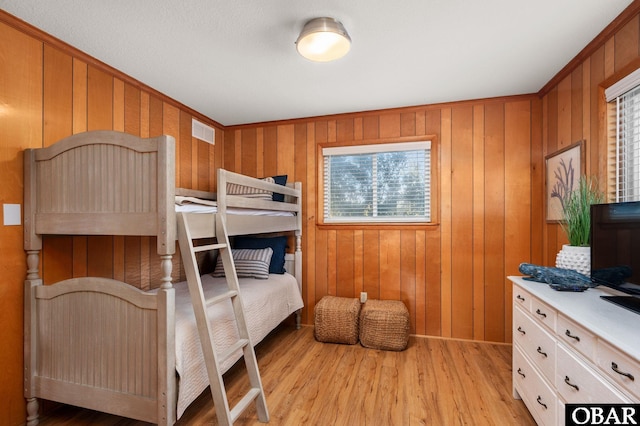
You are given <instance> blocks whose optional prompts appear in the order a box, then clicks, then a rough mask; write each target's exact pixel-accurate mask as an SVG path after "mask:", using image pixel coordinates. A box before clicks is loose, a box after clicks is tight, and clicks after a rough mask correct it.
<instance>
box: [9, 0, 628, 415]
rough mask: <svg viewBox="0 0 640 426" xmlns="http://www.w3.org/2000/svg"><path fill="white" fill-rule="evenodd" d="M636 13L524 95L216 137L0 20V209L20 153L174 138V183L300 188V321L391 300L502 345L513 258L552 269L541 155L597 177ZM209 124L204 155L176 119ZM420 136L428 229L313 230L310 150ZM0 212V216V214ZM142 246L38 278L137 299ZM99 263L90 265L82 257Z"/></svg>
mask: <svg viewBox="0 0 640 426" xmlns="http://www.w3.org/2000/svg"><path fill="white" fill-rule="evenodd" d="M639 10H640V2H639V1H634V3H632V5H631V6H630V7H629V8H628V9H627V11H625V12H624V13H623V15H621V17H620V18H618V19H616V21H614V22H613V23H612V25H611V26H610V28H608V29H607V31H605V32H604V33H603V35H601V36H599V37H598V38H597V39H596V40H594V43H592V44H591V45H590V46H588V47H587V48H586V49H585V52H586V53H583V54H581V55H580V56H579V57H578V58H577V59H576V60H574V61H572V62H571V63H570V64H568V65H567V68H566V69H565V70H563V71H562V72H561V73H560V74H559V76H558V77H557V78H554V79H553V80H552V81H551V82H550V83H549V84H548V85H547V86H545V88H543V90H542V91H541V93H540V96H541V97H537V96H520V97H513V98H500V99H488V100H480V101H469V102H460V103H454V104H443V105H431V106H423V107H415V108H406V109H395V110H385V111H370V112H363V113H359V114H348V115H340V116H333V117H322V118H312V119H307V120H295V121H288V122H279V123H267V124H256V125H252V126H242V127H234V128H226V129H225V128H223V127H222V126H220V125H219V124H218V123H216V122H215V121H212V120H210V119H208V118H207V117H203V116H201V115H200V114H199V113H198V112H196V111H192V110H190V109H189V108H188V107H186V106H184V105H181V104H179V103H178V102H176V101H174V100H172V99H169V98H167V97H166V96H164V95H163V94H161V93H158V92H156V91H154V90H153V89H151V88H149V87H147V86H145V85H144V84H143V83H141V82H138V81H136V80H134V79H132V78H130V77H127V76H126V75H123V74H122V73H120V72H118V71H117V70H114V69H112V68H110V67H108V66H106V65H105V64H102V63H100V62H99V61H96V60H95V59H93V58H90V57H88V56H86V55H84V54H82V53H81V52H79V51H77V50H75V49H74V48H72V47H70V46H67V45H64V44H63V43H61V42H59V41H57V40H55V39H53V38H52V37H50V36H48V35H46V34H44V33H42V32H40V31H39V30H37V29H35V28H32V27H30V26H29V25H27V24H24V23H23V22H20V21H18V20H16V19H15V18H13V17H11V16H10V15H7V14H6V13H4V12H3V11H1V10H0V76H1V78H0V176H1V181H2V182H3V185H0V203H11V204H22V203H23V200H22V185H23V177H22V176H23V171H22V150H23V149H25V148H32V147H42V146H47V145H49V144H51V143H53V142H54V141H56V140H57V139H59V138H61V137H64V136H67V135H70V134H73V133H77V132H81V131H85V130H94V129H116V130H124V131H126V132H129V133H132V134H138V135H142V136H147V135H148V136H155V135H159V134H162V133H167V134H170V135H172V136H174V137H175V138H176V140H177V144H178V145H177V146H178V149H177V153H176V154H177V158H178V164H177V171H178V174H177V177H176V180H177V184H178V185H179V186H182V187H192V188H197V189H204V190H206V189H213V188H214V187H215V178H214V173H215V169H216V168H217V167H220V166H224V167H226V168H228V169H231V170H236V171H240V172H242V173H247V174H250V175H255V176H267V175H272V174H276V173H277V174H281V173H286V174H288V175H289V176H290V178H291V179H292V180H294V179H295V180H301V181H302V182H303V185H304V193H305V205H304V215H305V216H304V235H303V242H304V247H303V249H304V252H305V264H304V274H305V277H304V288H303V290H304V299H305V304H306V308H305V316H304V320H305V322H306V323H312V312H313V307H314V306H315V303H316V302H317V301H318V300H319V299H320V298H321V297H322V296H323V295H325V294H338V295H345V296H357V295H358V294H359V293H360V291H367V292H368V293H369V297H372V298H373V297H381V298H401V299H402V300H404V301H405V303H406V304H407V306H408V307H409V310H410V312H411V327H412V328H411V330H412V332H413V333H417V334H426V335H435V336H447V337H449V336H450V337H459V338H468V339H478V340H488V341H499V342H502V341H506V342H508V341H510V323H511V310H510V303H509V300H510V297H511V287H510V285H509V283H508V281H507V280H506V279H505V276H506V275H508V274H515V273H517V265H518V264H519V263H520V262H522V261H530V262H541V263H543V264H549V265H551V264H553V259H554V258H555V254H556V252H557V251H558V249H559V247H560V244H561V243H562V239H563V236H562V235H561V232H560V231H559V230H558V229H557V227H556V226H555V225H547V224H546V223H545V221H544V216H543V212H544V206H543V204H544V202H543V189H544V177H543V173H544V170H543V166H544V161H543V160H544V156H545V155H546V154H547V153H549V152H553V151H555V150H556V149H558V148H561V147H563V146H566V145H567V144H570V143H572V142H573V141H575V140H578V139H586V140H587V150H588V155H587V158H588V164H587V168H588V170H589V171H591V172H592V173H595V171H598V172H599V171H600V170H602V167H603V165H602V154H601V152H602V147H603V145H602V142H601V140H602V137H601V136H600V135H601V133H602V131H603V129H602V124H601V123H600V121H599V120H600V115H599V112H598V105H599V99H598V93H599V90H600V89H599V86H600V85H601V84H602V82H603V81H605V80H611V79H613V78H616V77H617V76H618V75H622V74H624V73H625V72H627V70H628V67H629V66H631V65H633V64H634V63H636V62H637V61H638V56H639V53H638V51H639V49H640V47H639V41H638V40H639V30H638V28H639V18H638V13H639ZM192 117H196V118H199V119H201V120H202V121H204V122H205V123H208V124H211V125H213V126H215V127H216V130H217V131H216V142H217V143H216V145H215V147H212V146H210V145H207V144H204V143H201V142H198V141H196V140H194V139H192V138H191V136H190V124H191V118H192ZM421 135H435V137H436V138H435V143H437V144H438V150H439V156H438V158H437V159H435V160H436V161H437V166H438V169H439V176H438V185H437V190H438V194H439V197H438V198H439V211H438V218H439V222H438V224H437V225H436V226H422V227H419V226H413V227H412V226H396V227H390V226H379V227H361V228H358V227H355V226H351V227H343V228H340V227H336V226H334V227H330V226H318V225H317V221H316V206H317V203H318V198H317V193H318V187H317V186H318V185H317V158H316V157H317V146H318V144H325V143H336V144H341V143H352V142H356V143H357V142H360V141H362V142H366V141H376V140H380V139H390V138H402V137H410V136H421ZM0 211H1V210H0ZM153 247H154V244H153V241H150V240H149V239H145V238H121V237H115V238H113V237H89V238H86V237H73V238H71V237H55V238H49V239H47V240H46V241H45V256H44V259H43V261H42V264H41V267H42V270H43V272H42V274H43V276H44V279H45V281H47V282H53V281H56V280H59V279H62V278H66V277H71V276H82V275H87V274H92V275H99V276H108V277H114V278H119V279H127V280H130V281H131V282H133V283H134V284H136V285H138V286H139V287H142V288H146V287H148V286H151V285H152V283H153V281H154V277H153V276H152V274H153V273H154V272H150V271H154V270H155V268H149V264H154V263H155V260H154V256H155V254H154V248H153ZM0 251H1V252H2V254H3V257H2V261H1V266H2V269H3V284H2V285H1V286H0V310H1V311H2V313H3V315H2V318H3V320H4V324H3V327H2V328H1V329H0V340H1V341H2V342H3V344H2V345H1V346H2V347H1V348H0V363H2V365H3V366H4V368H3V369H2V373H1V374H2V380H1V381H2V385H1V386H0V401H1V402H0V412H1V413H3V416H2V421H1V422H2V423H3V424H8V425H19V424H23V422H24V413H25V409H24V400H23V397H22V330H23V320H22V303H23V280H24V277H25V271H26V264H25V254H24V251H23V250H22V227H21V226H0ZM96 253H98V254H99V255H98V256H96V255H95V254H96Z"/></svg>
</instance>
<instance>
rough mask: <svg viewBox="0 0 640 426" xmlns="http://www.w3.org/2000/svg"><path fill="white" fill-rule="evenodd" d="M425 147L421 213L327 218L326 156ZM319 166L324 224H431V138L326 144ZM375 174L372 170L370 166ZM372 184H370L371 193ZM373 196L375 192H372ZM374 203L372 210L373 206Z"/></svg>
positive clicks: (420, 148)
mask: <svg viewBox="0 0 640 426" xmlns="http://www.w3.org/2000/svg"><path fill="white" fill-rule="evenodd" d="M417 150H425V157H426V158H425V165H424V166H425V185H426V190H425V212H426V215H425V216H424V217H423V216H403V217H397V216H376V215H374V216H355V217H344V216H340V217H328V215H327V213H328V211H329V206H328V202H329V201H328V200H329V197H330V193H329V192H330V189H329V188H330V182H328V181H327V175H326V171H327V169H326V167H327V162H326V161H325V160H326V158H327V157H328V156H338V155H359V154H377V153H387V152H400V151H417ZM321 156H322V167H321V173H322V174H323V179H322V182H323V187H322V188H321V190H322V194H323V204H322V205H323V209H322V211H320V212H319V213H320V214H321V215H322V219H323V220H322V223H324V224H353V223H364V224H403V223H424V224H426V223H432V221H433V211H432V194H433V179H432V170H433V164H432V163H433V147H432V142H431V140H420V141H415V142H393V143H376V144H363V145H347V146H327V147H323V148H322V151H321ZM374 173H375V169H374ZM375 188H376V186H375V185H374V193H375ZM374 198H375V194H374ZM376 206H377V205H375V204H374V207H373V208H374V211H375V209H376Z"/></svg>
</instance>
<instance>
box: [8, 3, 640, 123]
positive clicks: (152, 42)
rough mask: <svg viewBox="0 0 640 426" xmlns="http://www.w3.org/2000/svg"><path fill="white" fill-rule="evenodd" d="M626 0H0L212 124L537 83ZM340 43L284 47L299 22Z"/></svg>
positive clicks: (521, 90) (531, 87)
mask: <svg viewBox="0 0 640 426" xmlns="http://www.w3.org/2000/svg"><path fill="white" fill-rule="evenodd" d="M631 2H632V1H631V0H529V1H524V0H400V1H389V0H387V1H385V0H341V1H340V0H270V1H257V0H254V1H250V0H226V1H223V0H189V1H180V0H109V1H98V0H91V1H87V0H55V1H53V0H47V1H43V0H0V7H1V8H2V9H4V10H5V11H6V12H9V13H10V14H12V15H15V16H17V17H19V18H21V19H22V20H24V21H26V22H28V23H30V24H32V25H34V26H36V27H38V28H40V29H42V30H44V31H46V32H47V33H49V34H51V35H53V36H55V37H57V38H59V39H61V40H63V41H65V42H66V43H69V44H71V45H73V46H75V47H77V48H78V49H80V50H82V51H84V52H86V53H88V54H89V55H91V56H93V57H95V58H97V59H99V60H100V61H102V62H105V63H107V64H109V65H111V66H113V67H114V68H117V69H119V70H120V71H122V72H124V73H126V74H128V75H130V76H131V77H133V78H135V79H137V80H140V81H142V82H143V83H145V84H147V85H149V86H150V87H152V88H154V89H156V90H158V91H160V92H162V93H164V94H166V95H168V96H170V97H172V98H174V99H175V100H177V101H179V102H181V103H183V104H185V105H187V106H188V107H190V108H192V109H194V110H196V111H198V112H200V113H202V114H204V115H206V116H208V117H209V118H211V119H213V120H215V121H217V122H219V123H221V124H223V125H233V124H245V123H255V122H262V121H271V120H281V119H290V118H299V117H309V116H318V115H326V114H337V113H345V112H354V111H366V110H374V109H382V108H393V107H402V106H413V105H423V104H433V103H439V102H449V101H458V100H469V99H477V98H486V97H494V96H506V95H516V94H525V93H535V92H537V91H539V90H540V89H541V88H542V87H543V86H544V85H545V84H546V83H547V82H548V81H549V80H550V79H551V78H552V77H553V76H554V75H555V74H556V73H557V72H558V71H560V70H561V69H562V67H564V66H565V65H566V64H567V63H568V62H569V61H570V60H571V59H573V57H574V56H575V55H577V54H578V53H579V52H580V51H581V50H582V49H583V48H584V47H585V46H586V45H587V44H588V43H589V42H590V41H591V40H593V38H594V37H595V36H596V35H598V33H600V31H602V29H604V28H605V27H606V26H607V25H608V24H609V23H610V22H611V21H612V20H613V19H614V18H615V17H616V16H617V15H618V14H620V12H622V11H623V10H624V8H625V7H626V6H628V5H629V4H630V3H631ZM320 16H330V17H334V18H336V19H338V20H340V21H342V23H343V24H344V25H345V27H346V28H347V31H348V32H349V34H350V36H351V38H352V40H353V44H352V48H351V52H349V54H348V55H347V56H346V57H344V58H342V59H340V60H338V61H336V62H331V63H313V62H310V61H307V60H306V59H304V58H302V57H301V56H299V55H298V53H297V52H296V50H295V45H294V42H295V40H296V38H297V36H298V33H299V32H300V30H301V29H302V26H303V25H304V23H305V22H306V21H307V20H309V19H311V18H314V17H320Z"/></svg>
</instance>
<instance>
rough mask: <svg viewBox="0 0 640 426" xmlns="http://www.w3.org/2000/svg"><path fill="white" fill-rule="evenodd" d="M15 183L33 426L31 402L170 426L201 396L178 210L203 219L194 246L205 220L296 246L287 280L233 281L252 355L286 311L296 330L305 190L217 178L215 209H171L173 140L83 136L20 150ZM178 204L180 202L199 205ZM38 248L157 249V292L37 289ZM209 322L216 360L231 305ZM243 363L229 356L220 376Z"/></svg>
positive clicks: (32, 415) (104, 285)
mask: <svg viewBox="0 0 640 426" xmlns="http://www.w3.org/2000/svg"><path fill="white" fill-rule="evenodd" d="M24 172H25V188H24V193H25V201H24V203H25V207H24V248H25V251H26V253H27V277H26V280H25V299H24V304H25V309H24V319H25V333H24V392H25V398H26V400H27V424H28V425H35V424H37V423H38V411H39V404H38V399H45V400H52V401H56V402H61V403H66V404H70V405H76V406H80V407H86V408H90V409H94V410H98V411H102V412H108V413H112V414H116V415H120V416H124V417H129V418H133V419H138V420H142V421H147V422H151V423H157V424H161V425H165V424H173V423H174V422H175V421H176V420H177V418H179V417H180V415H181V414H182V413H183V412H184V410H185V409H186V407H187V406H188V405H189V404H190V403H191V402H192V401H193V400H195V398H197V397H198V396H199V395H200V394H201V393H202V391H204V390H205V389H206V386H207V385H208V379H207V375H206V369H205V367H204V365H203V362H202V359H203V358H202V352H201V350H200V346H199V341H198V337H197V336H198V334H197V330H196V326H195V321H194V318H193V310H192V307H191V305H190V300H189V292H188V290H187V286H186V283H182V282H181V283H175V284H174V283H172V269H173V260H172V258H173V254H174V253H175V248H176V238H177V232H178V231H177V226H176V210H180V208H183V209H184V208H185V205H186V206H187V207H186V209H187V210H188V211H189V212H192V211H193V210H200V211H201V212H202V213H203V214H201V215H198V217H202V219H201V221H199V222H201V228H199V226H195V227H194V229H192V233H193V234H194V235H196V236H197V235H199V234H201V235H202V236H203V237H205V236H207V237H208V236H210V230H211V228H212V226H211V220H212V219H213V218H215V217H220V216H222V217H223V218H224V220H225V222H226V225H227V232H228V235H229V236H232V237H233V236H240V235H247V234H267V233H268V234H272V233H284V232H292V233H293V234H294V236H295V237H294V239H295V250H294V253H293V254H290V253H287V254H286V261H285V262H286V264H285V268H286V270H287V271H291V272H293V276H291V274H288V273H284V274H269V279H268V283H267V282H264V280H259V279H255V278H240V288H241V293H242V295H243V302H244V306H245V311H246V312H247V318H248V320H247V322H248V323H249V331H250V335H251V341H252V343H253V344H254V345H255V344H257V343H258V342H259V341H261V340H262V339H263V338H264V337H265V336H266V335H267V334H268V333H269V332H270V331H271V330H272V329H273V328H274V327H275V326H277V325H278V324H279V323H280V322H282V321H283V320H284V319H286V318H288V317H289V316H290V315H291V314H292V313H294V312H295V313H296V314H297V325H298V326H299V322H300V316H299V314H300V309H301V308H302V298H301V265H302V261H301V258H302V253H301V229H302V228H301V205H302V204H301V186H300V183H294V184H288V185H287V186H282V185H278V184H276V183H272V182H270V181H268V180H262V179H256V178H252V177H248V176H243V175H239V174H236V173H232V172H228V171H225V170H222V169H219V170H218V174H217V187H218V188H217V194H216V198H217V200H216V201H215V203H212V202H211V201H204V202H202V203H200V202H197V200H196V202H188V203H185V202H184V201H185V198H176V196H175V194H176V188H175V141H174V139H173V138H172V137H170V136H160V137H156V138H147V139H143V138H139V137H135V136H132V135H128V134H124V133H120V132H112V131H92V132H86V133H81V134H77V135H73V136H70V137H68V138H65V139H62V140H61V141H58V142H57V143H56V144H54V145H52V146H50V147H47V148H41V149H28V150H25V152H24ZM232 188H234V189H233V190H232ZM237 188H241V189H243V190H241V191H236V189H237ZM247 188H248V189H249V191H248V193H247V191H244V189H247ZM178 192H179V193H180V194H181V195H182V196H186V198H187V199H188V201H194V200H193V196H194V195H195V196H198V195H203V193H200V192H197V191H188V190H185V191H180V190H178ZM255 193H263V194H264V193H267V194H279V195H280V196H281V200H278V201H274V200H273V198H271V199H264V198H266V197H262V198H256V197H254V196H252V195H248V194H255ZM204 195H211V194H204ZM208 198H213V197H208ZM176 200H179V202H178V203H176ZM177 204H178V205H181V206H182V207H176V205H177ZM212 204H213V205H212ZM243 213H251V214H252V215H247V214H243ZM253 214H259V215H260V216H259V217H256V216H255V215H253ZM197 222H198V221H197ZM43 235H124V236H150V237H155V240H156V242H157V253H158V255H159V258H160V265H158V267H159V269H160V276H161V278H160V280H159V282H158V283H157V284H158V285H157V288H154V289H153V290H151V291H142V290H140V289H138V288H136V287H134V286H132V285H130V284H127V283H125V282H123V281H119V280H115V279H110V278H103V277H79V278H72V279H67V280H63V281H60V282H57V283H53V284H51V285H43V280H42V278H41V277H40V252H41V250H42V236H43ZM212 275H214V274H206V276H205V275H203V277H202V280H203V284H204V285H205V286H206V288H207V291H208V292H211V293H212V294H215V293H216V292H217V291H220V290H219V288H221V287H222V286H225V285H226V284H225V281H224V278H214V277H213V276H212ZM190 309H191V310H190ZM210 309H217V311H215V312H211V313H210V314H211V318H212V321H214V322H215V324H214V329H215V330H216V340H218V339H220V340H218V341H217V343H218V344H219V346H218V347H221V348H224V346H225V344H227V343H226V342H227V341H231V340H233V338H234V337H233V336H228V335H227V331H225V324H227V323H229V322H231V321H232V319H233V317H232V312H231V311H232V310H231V307H230V304H229V305H228V306H225V305H223V304H220V305H216V306H215V307H213V308H210ZM240 357H241V352H238V356H237V357H236V358H231V359H230V360H229V362H228V363H227V364H226V365H224V366H223V369H224V370H225V371H226V370H227V369H228V368H230V367H231V365H233V363H234V361H235V360H237V359H239V358H240Z"/></svg>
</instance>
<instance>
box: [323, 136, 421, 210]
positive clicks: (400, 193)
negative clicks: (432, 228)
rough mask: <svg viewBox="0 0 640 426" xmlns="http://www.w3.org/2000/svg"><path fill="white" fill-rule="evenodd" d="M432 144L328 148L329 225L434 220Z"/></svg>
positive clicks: (325, 189) (326, 182) (326, 154)
mask: <svg viewBox="0 0 640 426" xmlns="http://www.w3.org/2000/svg"><path fill="white" fill-rule="evenodd" d="M430 147H431V145H430V143H429V142H410V143H399V144H381V145H362V146H349V147H335V148H325V149H324V150H323V157H324V196H325V197H324V207H325V210H324V219H325V222H428V221H430V181H431V179H430V174H431V167H430Z"/></svg>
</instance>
